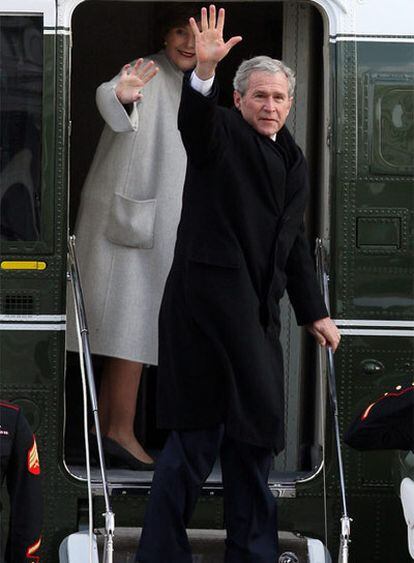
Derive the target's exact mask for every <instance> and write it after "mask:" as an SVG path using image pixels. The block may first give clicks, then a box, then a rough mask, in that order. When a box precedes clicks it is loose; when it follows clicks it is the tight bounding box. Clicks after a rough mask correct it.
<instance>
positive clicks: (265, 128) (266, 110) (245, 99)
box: [233, 71, 293, 137]
mask: <svg viewBox="0 0 414 563" xmlns="http://www.w3.org/2000/svg"><path fill="white" fill-rule="evenodd" d="M233 97H234V105H235V106H236V108H237V109H239V110H240V111H241V114H242V116H243V117H244V119H245V120H246V121H247V123H249V124H250V125H251V126H252V127H254V128H255V129H256V131H258V132H259V133H260V134H261V135H266V137H271V136H272V135H274V134H275V133H277V132H278V131H279V130H280V129H281V128H282V127H283V125H284V124H285V121H286V118H287V116H288V114H289V110H290V108H291V105H292V100H293V98H292V97H289V94H288V80H287V78H286V76H285V75H284V74H283V72H278V73H276V74H272V73H270V72H263V71H254V72H252V74H251V75H250V78H249V81H248V83H247V90H246V93H245V94H244V96H242V95H241V94H240V92H237V91H235V92H234V95H233Z"/></svg>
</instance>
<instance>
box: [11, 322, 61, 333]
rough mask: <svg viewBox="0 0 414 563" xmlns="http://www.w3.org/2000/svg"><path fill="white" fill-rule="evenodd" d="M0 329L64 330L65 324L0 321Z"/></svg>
mask: <svg viewBox="0 0 414 563" xmlns="http://www.w3.org/2000/svg"><path fill="white" fill-rule="evenodd" d="M0 330H36V331H38V330H51V331H59V330H66V323H65V324H40V323H36V324H25V323H0Z"/></svg>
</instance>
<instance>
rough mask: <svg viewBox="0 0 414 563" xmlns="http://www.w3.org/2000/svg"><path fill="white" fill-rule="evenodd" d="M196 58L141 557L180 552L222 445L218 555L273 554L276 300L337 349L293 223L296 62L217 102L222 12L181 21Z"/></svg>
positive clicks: (299, 229)
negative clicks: (158, 442)
mask: <svg viewBox="0 0 414 563" xmlns="http://www.w3.org/2000/svg"><path fill="white" fill-rule="evenodd" d="M190 24H191V26H192V29H193V32H194V35H195V42H196V54H197V66H196V69H195V71H194V72H193V73H192V74H191V76H187V77H185V79H184V84H183V91H182V98H181V105H180V110H179V116H178V126H179V129H180V132H181V135H182V139H183V143H184V146H185V149H186V152H187V155H188V165H187V174H186V179H185V185H184V194H183V209H182V215H181V221H180V225H179V228H178V233H177V243H176V248H175V255H174V261H173V265H172V268H171V271H170V274H169V277H168V280H167V284H166V288H165V293H164V297H163V301H162V306H161V311H160V342H159V346H160V348H159V366H158V378H159V382H158V396H157V415H158V422H159V425H160V426H161V427H164V428H168V429H171V433H170V436H169V438H168V440H167V443H166V446H165V448H164V450H163V452H162V454H161V455H160V457H159V459H158V461H157V466H156V470H155V474H154V479H153V484H152V490H151V497H150V500H149V503H148V507H147V513H146V518H145V522H144V529H143V534H142V538H141V542H140V548H139V550H138V554H137V561H139V563H149V562H151V563H187V562H188V563H190V562H191V560H192V559H191V550H190V546H189V543H188V538H187V535H186V526H187V525H188V522H189V519H190V517H191V513H192V510H193V508H194V506H195V503H196V500H197V496H198V494H199V491H200V488H201V486H202V484H203V482H204V481H205V480H206V479H207V477H208V475H209V473H210V471H211V469H212V466H213V464H214V462H215V459H216V457H217V455H220V460H221V468H222V476H223V488H224V508H225V520H226V528H227V540H226V559H225V561H226V563H243V562H255V563H256V562H257V563H259V562H260V563H262V562H263V563H275V561H276V560H277V553H278V547H277V514H276V501H275V499H274V497H273V496H272V494H271V493H270V491H269V488H268V484H267V481H268V475H269V470H270V465H271V459H272V452H273V451H276V452H279V451H280V450H282V449H283V447H284V427H283V419H284V398H283V358H282V350H281V346H280V343H279V333H280V320H279V307H278V302H279V299H280V298H281V297H282V294H283V293H284V290H285V289H287V291H288V293H289V297H290V300H291V302H292V305H293V307H294V310H295V314H296V317H297V320H298V323H299V324H301V325H307V326H308V328H309V329H310V331H311V332H312V333H313V334H314V335H315V337H316V338H317V340H318V341H319V342H320V343H321V344H322V345H329V346H332V348H333V349H336V347H337V345H338V343H339V332H338V330H337V328H336V327H335V325H334V323H333V322H332V321H331V320H330V318H329V317H328V313H327V311H326V308H325V305H324V303H323V299H322V296H321V293H320V290H319V286H318V283H317V280H316V276H315V270H314V265H313V261H312V256H311V254H310V251H309V248H308V245H307V243H306V239H305V236H304V230H303V214H304V210H305V205H306V199H307V195H308V178H307V170H306V164H305V160H304V158H303V155H302V152H301V151H300V149H299V148H298V147H297V145H296V144H295V142H294V140H293V139H292V137H291V135H290V134H289V132H288V131H287V129H286V128H285V127H284V123H285V121H286V118H287V115H288V113H289V109H290V107H291V104H292V96H293V88H294V77H293V73H292V72H291V71H290V69H288V68H287V67H286V66H285V65H283V63H281V62H280V61H275V60H273V59H269V58H268V57H256V58H254V59H251V60H250V61H245V62H244V63H242V65H241V66H240V68H239V70H238V71H237V73H236V77H235V80H234V85H235V92H234V103H235V108H233V109H232V110H229V109H225V108H221V107H219V106H218V105H217V97H218V86H217V84H216V81H215V79H214V75H215V68H216V66H217V64H218V62H219V61H220V60H221V59H222V58H223V57H225V56H226V55H227V53H228V52H229V51H230V49H231V48H232V47H233V46H234V45H235V44H236V43H238V42H239V41H240V40H241V37H233V38H231V39H230V40H229V41H227V42H226V43H225V42H224V41H223V26H224V10H220V11H219V14H218V18H217V20H216V11H215V7H214V6H210V12H209V17H208V16H207V10H206V9H205V8H203V9H202V12H201V31H200V30H199V29H198V27H197V25H196V23H195V21H194V19H191V20H190Z"/></svg>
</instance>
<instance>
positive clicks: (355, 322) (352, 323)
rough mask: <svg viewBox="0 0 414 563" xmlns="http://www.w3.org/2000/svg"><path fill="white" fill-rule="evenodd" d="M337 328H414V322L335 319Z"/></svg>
mask: <svg viewBox="0 0 414 563" xmlns="http://www.w3.org/2000/svg"><path fill="white" fill-rule="evenodd" d="M333 321H334V323H335V324H336V326H378V327H379V326H386V327H398V328H403V327H405V328H414V321H394V320H391V321H379V320H378V321H377V320H371V319H370V320H365V319H333Z"/></svg>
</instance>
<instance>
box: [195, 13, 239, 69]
mask: <svg viewBox="0 0 414 563" xmlns="http://www.w3.org/2000/svg"><path fill="white" fill-rule="evenodd" d="M224 17H225V11H224V8H220V10H219V12H218V17H217V19H216V7H215V6H214V5H211V6H210V7H209V14H208V16H207V8H201V31H200V29H199V28H198V25H197V23H196V21H195V19H194V18H190V26H191V29H192V30H193V33H194V37H195V52H196V57H197V66H196V74H197V76H198V77H199V78H201V79H206V78H210V77H211V76H212V75H213V74H214V71H215V68H216V66H217V64H218V63H219V62H220V61H221V60H222V59H224V57H225V56H226V55H227V54H228V52H229V51H230V49H232V48H233V47H234V46H235V45H237V43H239V42H240V41H241V40H242V38H241V37H240V35H238V36H235V37H231V38H230V39H229V40H228V41H226V42H225V41H224V39H223V28H224Z"/></svg>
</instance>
